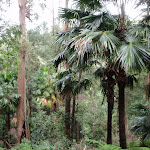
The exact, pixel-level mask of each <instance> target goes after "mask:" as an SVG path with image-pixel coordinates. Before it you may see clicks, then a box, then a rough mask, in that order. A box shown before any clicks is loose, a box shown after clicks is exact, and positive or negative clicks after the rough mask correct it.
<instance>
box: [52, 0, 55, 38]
mask: <svg viewBox="0 0 150 150" xmlns="http://www.w3.org/2000/svg"><path fill="white" fill-rule="evenodd" d="M54 7H55V6H54V0H53V9H52V13H53V36H54V35H55V13H54Z"/></svg>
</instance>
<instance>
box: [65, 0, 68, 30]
mask: <svg viewBox="0 0 150 150" xmlns="http://www.w3.org/2000/svg"><path fill="white" fill-rule="evenodd" d="M68 2H69V0H66V8H68ZM68 28H69V25H68V21H67V20H66V21H65V31H68Z"/></svg>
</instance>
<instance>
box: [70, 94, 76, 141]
mask: <svg viewBox="0 0 150 150" xmlns="http://www.w3.org/2000/svg"><path fill="white" fill-rule="evenodd" d="M75 101H76V97H75V96H73V105H72V126H71V138H73V131H74V121H75V119H74V115H75Z"/></svg>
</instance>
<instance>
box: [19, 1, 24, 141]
mask: <svg viewBox="0 0 150 150" xmlns="http://www.w3.org/2000/svg"><path fill="white" fill-rule="evenodd" d="M18 4H19V8H20V12H19V13H20V25H21V36H20V51H19V60H20V65H19V69H18V94H20V99H19V105H18V108H17V140H18V143H19V142H21V139H22V138H23V137H26V134H25V131H24V130H25V128H26V79H25V56H26V55H25V54H26V46H25V36H26V33H25V32H26V31H25V14H26V0H18Z"/></svg>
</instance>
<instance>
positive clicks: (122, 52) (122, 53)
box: [74, 24, 150, 148]
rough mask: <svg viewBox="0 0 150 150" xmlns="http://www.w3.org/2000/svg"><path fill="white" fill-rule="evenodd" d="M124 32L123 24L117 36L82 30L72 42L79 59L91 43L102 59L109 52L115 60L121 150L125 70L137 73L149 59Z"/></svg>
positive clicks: (124, 145) (137, 43) (123, 122)
mask: <svg viewBox="0 0 150 150" xmlns="http://www.w3.org/2000/svg"><path fill="white" fill-rule="evenodd" d="M126 30H127V29H126V28H125V25H124V24H121V25H120V26H119V27H118V28H117V29H116V30H115V32H117V34H118V35H117V36H116V33H115V32H114V31H94V30H83V31H82V33H81V34H80V35H79V36H78V37H76V39H75V41H74V45H75V46H76V50H77V51H78V55H79V57H82V54H84V52H85V51H86V48H87V43H91V44H92V46H93V50H95V52H97V51H98V52H99V53H100V54H101V56H103V58H104V57H105V55H104V52H105V51H108V50H109V51H108V52H109V54H110V56H113V60H114V61H115V60H116V65H117V66H118V67H117V70H116V80H117V83H118V87H119V110H120V113H119V114H120V115H119V118H120V119H119V120H120V121H119V124H120V125H119V126H120V127H119V129H120V146H121V147H122V148H126V136H125V117H124V116H125V112H124V107H125V106H124V89H125V86H126V82H127V76H126V72H125V70H128V71H132V70H134V71H137V70H138V69H142V68H143V67H145V65H146V62H149V58H150V54H149V52H148V51H147V50H146V48H145V47H143V46H141V45H140V44H141V43H140V41H138V40H135V39H134V38H133V37H132V35H128V36H127V35H126V36H125V32H126V33H127V31H126ZM81 42H82V43H81Z"/></svg>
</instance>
